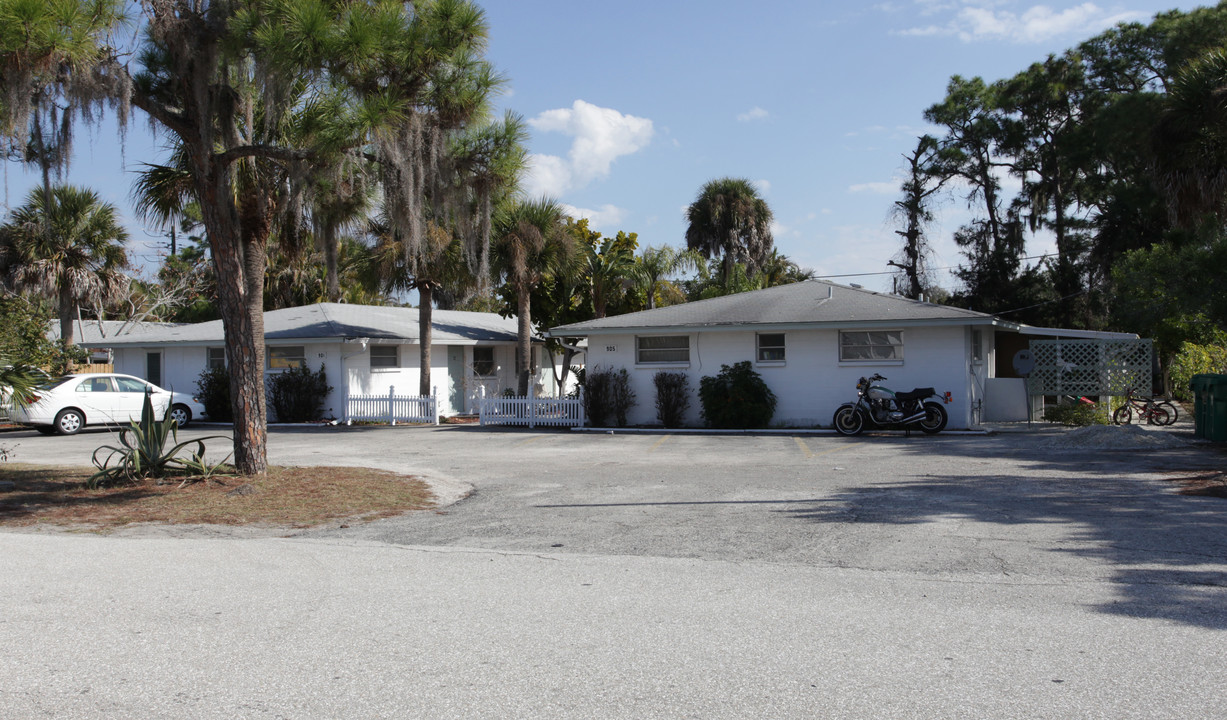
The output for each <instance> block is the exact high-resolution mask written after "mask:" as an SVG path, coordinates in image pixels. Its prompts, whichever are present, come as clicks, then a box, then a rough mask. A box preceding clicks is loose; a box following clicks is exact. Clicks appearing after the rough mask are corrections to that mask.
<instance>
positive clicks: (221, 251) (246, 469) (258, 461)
mask: <svg viewBox="0 0 1227 720" xmlns="http://www.w3.org/2000/svg"><path fill="white" fill-rule="evenodd" d="M210 176H212V179H213V182H210V183H208V184H206V185H205V187H204V192H202V196H203V197H202V198H201V199H202V202H201V204H200V205H201V210H202V212H203V219H204V222H205V227H206V229H207V230H208V233H209V247H210V250H211V251H212V254H213V262H214V263H216V265H217V272H216V275H217V300H218V309H219V310H220V312H221V316H222V318H221V319H222V328H223V330H224V332H225V336H226V360H227V363H228V370H229V376H230V409H231V413H232V414H233V417H234V465H235V468H236V469H237V470H238V471H239V473H240V474H243V475H262V474H264V473H265V472H267V471H268V447H267V436H268V428H267V421H268V418H267V409H266V405H265V395H264V297H263V295H264V292H263V291H264V248H263V245H260V244H258V243H244V242H243V239H242V238H241V234H242V233H241V230H240V223H239V219H238V213H237V211H236V209H235V207H234V203H233V202H232V201H230V200H228V199H227V198H228V196H229V193H230V177H229V173H226V172H223V171H214V172H213V173H210ZM257 268H258V269H257Z"/></svg>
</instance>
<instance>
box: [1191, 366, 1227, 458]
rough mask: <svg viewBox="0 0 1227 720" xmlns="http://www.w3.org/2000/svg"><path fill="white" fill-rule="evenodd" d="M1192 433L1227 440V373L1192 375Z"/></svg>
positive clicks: (1217, 439)
mask: <svg viewBox="0 0 1227 720" xmlns="http://www.w3.org/2000/svg"><path fill="white" fill-rule="evenodd" d="M1189 385H1190V386H1191V388H1192V390H1193V422H1194V428H1193V434H1194V436H1195V437H1199V438H1205V439H1206V440H1210V441H1212V442H1227V375H1194V376H1193V380H1192V382H1190V383H1189Z"/></svg>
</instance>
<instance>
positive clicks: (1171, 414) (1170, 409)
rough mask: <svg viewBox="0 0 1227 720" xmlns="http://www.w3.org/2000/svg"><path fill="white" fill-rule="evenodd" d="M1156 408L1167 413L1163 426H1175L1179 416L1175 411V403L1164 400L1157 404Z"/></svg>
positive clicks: (1178, 412)
mask: <svg viewBox="0 0 1227 720" xmlns="http://www.w3.org/2000/svg"><path fill="white" fill-rule="evenodd" d="M1158 407H1161V408H1163V409H1164V410H1166V411H1167V422H1165V423H1163V424H1164V425H1174V424H1176V418H1177V417H1179V416H1180V411H1179V410H1177V409H1176V403H1172V402H1168V401H1166V400H1164V401H1163V402H1161V403H1159V405H1158Z"/></svg>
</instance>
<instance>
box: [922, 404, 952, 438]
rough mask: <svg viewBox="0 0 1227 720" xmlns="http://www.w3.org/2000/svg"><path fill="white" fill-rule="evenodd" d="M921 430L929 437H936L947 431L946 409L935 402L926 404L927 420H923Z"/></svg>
mask: <svg viewBox="0 0 1227 720" xmlns="http://www.w3.org/2000/svg"><path fill="white" fill-rule="evenodd" d="M919 425H920V429H921V430H923V431H925V433H927V434H929V435H935V434H937V433H939V432H941V431H942V430H944V429H946V408H944V407H942V406H941V405H938V404H937V403H935V402H927V403H925V419H924V420H921V421H920V423H919Z"/></svg>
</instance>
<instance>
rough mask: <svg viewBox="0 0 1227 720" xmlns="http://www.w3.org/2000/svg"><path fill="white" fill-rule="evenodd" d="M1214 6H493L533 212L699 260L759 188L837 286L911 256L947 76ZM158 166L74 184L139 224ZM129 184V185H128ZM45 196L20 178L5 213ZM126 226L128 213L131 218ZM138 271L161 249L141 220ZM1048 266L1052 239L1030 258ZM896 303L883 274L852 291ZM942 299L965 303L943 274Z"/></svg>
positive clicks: (1127, 1)
mask: <svg viewBox="0 0 1227 720" xmlns="http://www.w3.org/2000/svg"><path fill="white" fill-rule="evenodd" d="M1201 4H1205V3H1172V2H1170V0H1169V1H1167V2H1154V1H1153V0H1121V2H1048V3H1045V4H1035V3H1032V2H1010V1H1008V0H893V1H889V2H882V3H876V4H873V3H864V4H862V3H851V2H842V3H836V2H796V1H787V2H782V1H780V2H777V1H773V0H763V2H759V3H753V4H751V3H746V2H744V1H742V2H732V1H728V0H707V1H704V2H699V1H698V0H686V1H682V0H674V1H669V0H656V1H655V2H653V1H650V0H625V1H624V2H621V3H594V2H573V1H572V2H565V1H563V0H489V1H488V2H485V3H482V5H483V7H484V8H485V10H486V14H487V19H488V21H489V25H490V35H491V39H490V52H489V57H490V59H491V60H492V61H493V62H494V63H495V65H496V66H497V67H498V69H499V70H500V72H502V73H503V74H504V75H505V76H506V77H507V79H508V83H507V87H506V92H505V93H504V95H503V96H502V97H501V98H500V100H499V103H500V111H501V110H502V109H504V108H506V109H511V110H514V111H515V112H517V113H519V114H521V115H522V116H524V117H525V118H526V119H527V120H528V122H529V124H530V127H531V130H532V139H531V140H530V142H529V147H530V151H531V152H532V153H533V170H532V173H531V175H530V176H529V177H528V178H527V180H526V186H527V189H528V190H529V191H530V192H532V193H533V194H542V193H544V194H549V195H551V196H553V197H555V198H557V199H559V200H560V201H562V202H563V203H565V204H567V205H568V206H570V207H571V208H573V209H574V210H575V211H576V213H577V214H581V215H587V216H589V217H590V218H591V221H592V224H593V226H594V227H596V228H597V229H599V230H601V231H602V232H604V233H606V234H614V233H616V232H617V231H618V230H626V231H628V232H637V233H638V234H639V238H640V245H641V246H643V245H661V244H672V245H676V246H681V245H683V244H684V242H685V241H684V233H685V226H686V223H685V218H684V215H683V211H684V209H685V207H686V206H687V205H688V204H689V203H690V202H691V201H693V200H694V198H695V195H696V194H697V192H698V189H699V187H700V186H701V185H702V184H703V183H704V182H706V181H708V180H710V179H713V178H716V177H722V176H736V177H744V178H747V179H750V180H752V181H753V182H755V183H756V184H757V185H758V186H759V188H760V191H761V193H762V195H763V197H764V198H766V200H767V201H768V203H769V204H770V206H771V208H772V210H773V211H774V213H775V223H776V225H775V241H776V246H777V247H778V248H779V249H780V251H781V252H783V253H785V254H786V255H788V256H789V257H791V258H792V259H793V260H795V261H797V262H798V263H800V264H801V265H802V266H804V267H809V268H813V269H815V270H817V271H818V272H819V274H821V275H844V274H850V273H879V272H883V271H885V270H886V269H887V268H886V261H887V260H888V259H890V258H891V257H892V256H893V255H894V253H895V252H896V251H897V250H898V248H899V241H898V239H897V236H896V235H895V234H894V233H893V230H894V226H893V225H892V224H891V222H890V219H889V211H890V208H891V203H892V202H893V201H894V200H895V199H896V198H897V197H898V187H899V178H900V172H901V170H902V167H903V155H904V154H906V153H908V152H910V151H911V150H912V149H913V148H914V146H915V142H916V138H917V136H918V135H919V134H921V133H924V132H931V131H932V129H931V128H928V127H926V125H925V123H924V119H923V117H922V115H923V112H924V110H925V108H927V107H928V106H930V105H932V104H933V103H936V102H938V101H940V100H941V99H942V98H943V96H944V94H945V86H946V83H947V81H948V80H949V78H950V76H951V75H954V74H961V75H964V76H976V75H978V76H981V77H984V78H985V79H986V80H995V79H998V78H1001V77H1005V76H1008V75H1012V74H1014V73H1016V72H1018V71H1020V70H1022V69H1024V68H1026V67H1027V65H1029V64H1030V63H1032V62H1036V61H1040V60H1043V58H1044V57H1045V56H1046V55H1047V54H1049V53H1057V52H1061V51H1063V50H1065V49H1067V48H1069V47H1072V46H1073V45H1075V44H1076V43H1078V42H1079V41H1081V40H1083V39H1086V38H1088V37H1090V36H1092V35H1095V34H1097V33H1099V32H1100V31H1102V30H1103V29H1105V28H1107V27H1110V26H1111V25H1113V24H1115V23H1116V22H1120V21H1130V20H1140V21H1147V20H1149V18H1151V17H1152V16H1153V15H1154V14H1155V13H1156V12H1160V11H1163V10H1167V9H1171V8H1178V9H1182V10H1189V9H1192V8H1193V7H1197V6H1198V5H1201ZM156 158H157V142H156V140H154V139H153V138H151V137H150V136H149V134H148V133H147V131H145V129H144V121H143V119H142V118H140V117H139V114H138V117H137V119H136V121H135V122H134V124H133V128H132V131H131V132H130V133H129V135H128V137H127V140H126V143H124V147H123V152H122V155H121V150H120V143H119V141H118V139H117V135H116V132H115V129H114V126H113V123H110V122H107V123H104V125H103V126H102V127H100V128H98V129H97V130H95V131H92V132H86V131H84V130H83V131H81V132H79V133H78V148H77V153H76V159H75V161H74V164H73V166H72V168H71V169H70V171H69V176H68V179H69V181H71V182H73V183H76V184H83V185H88V186H92V187H94V188H95V189H97V190H98V191H99V192H100V194H102V195H103V196H104V198H106V199H108V200H110V201H112V202H115V203H116V204H118V205H119V206H120V207H121V208H122V209H123V210H124V211H125V213H127V207H128V193H129V190H130V187H131V181H132V176H131V171H133V170H136V169H139V166H140V163H141V162H142V161H150V160H154V159H156ZM121 168H123V170H121ZM32 181H33V178H32V177H30V176H27V175H26V174H25V173H24V172H23V171H22V170H21V169H20V168H19V167H17V166H15V165H13V164H11V163H10V164H8V166H7V167H6V190H7V192H6V198H7V203H8V204H9V205H13V206H15V205H18V204H20V203H21V201H22V200H23V199H24V196H25V192H26V188H27V187H28V186H29V184H30V183H31V182H32ZM128 214H129V215H130V213H128ZM966 217H967V211H966V206H965V203H964V202H963V201H962V199H961V198H959V197H954V196H952V197H949V198H947V200H946V201H945V202H944V204H943V205H942V207H941V208H940V210H939V212H938V222H937V224H936V225H935V226H934V227H933V228H932V231H931V235H932V241H933V246H934V250H935V253H936V255H935V258H934V260H935V263H934V264H935V266H937V267H946V266H953V265H956V264H958V262H959V261H960V256H959V254H958V252H957V250H956V249H955V248H954V246H953V244H952V243H951V242H950V240H949V237H950V234H951V232H952V231H953V230H954V229H955V228H956V227H957V226H958V225H959V224H960V223H961V222H962V221H963V220H964V219H965V218H966ZM130 225H131V227H132V231H131V232H132V234H133V240H134V244H136V245H137V246H136V247H135V248H134V251H135V254H136V255H137V259H138V260H139V261H141V262H143V263H145V264H146V265H149V266H152V264H153V263H156V255H157V251H156V249H153V248H151V247H150V245H151V244H156V243H157V242H159V241H160V240H161V239H162V238H161V237H160V235H159V231H157V230H156V229H153V230H150V231H146V230H144V229H143V228H140V226H139V224H138V223H136V222H135V221H134V220H133V221H130ZM1048 249H1049V247H1048V243H1047V242H1046V241H1045V240H1044V239H1042V238H1040V239H1037V240H1036V241H1034V242H1033V243H1032V245H1031V246H1030V247H1029V248H1028V251H1029V254H1040V253H1043V252H1045V251H1047V250H1048ZM841 281H843V282H857V283H860V284H862V285H864V286H866V287H869V288H873V289H884V290H888V289H889V288H890V279H889V277H888V276H886V275H869V276H864V277H859V278H842V279H841ZM939 281H940V282H941V284H943V285H945V286H946V287H952V286H953V283H954V281H953V280H952V279H950V278H949V276H948V275H947V274H945V273H942V274H940V275H939Z"/></svg>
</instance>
